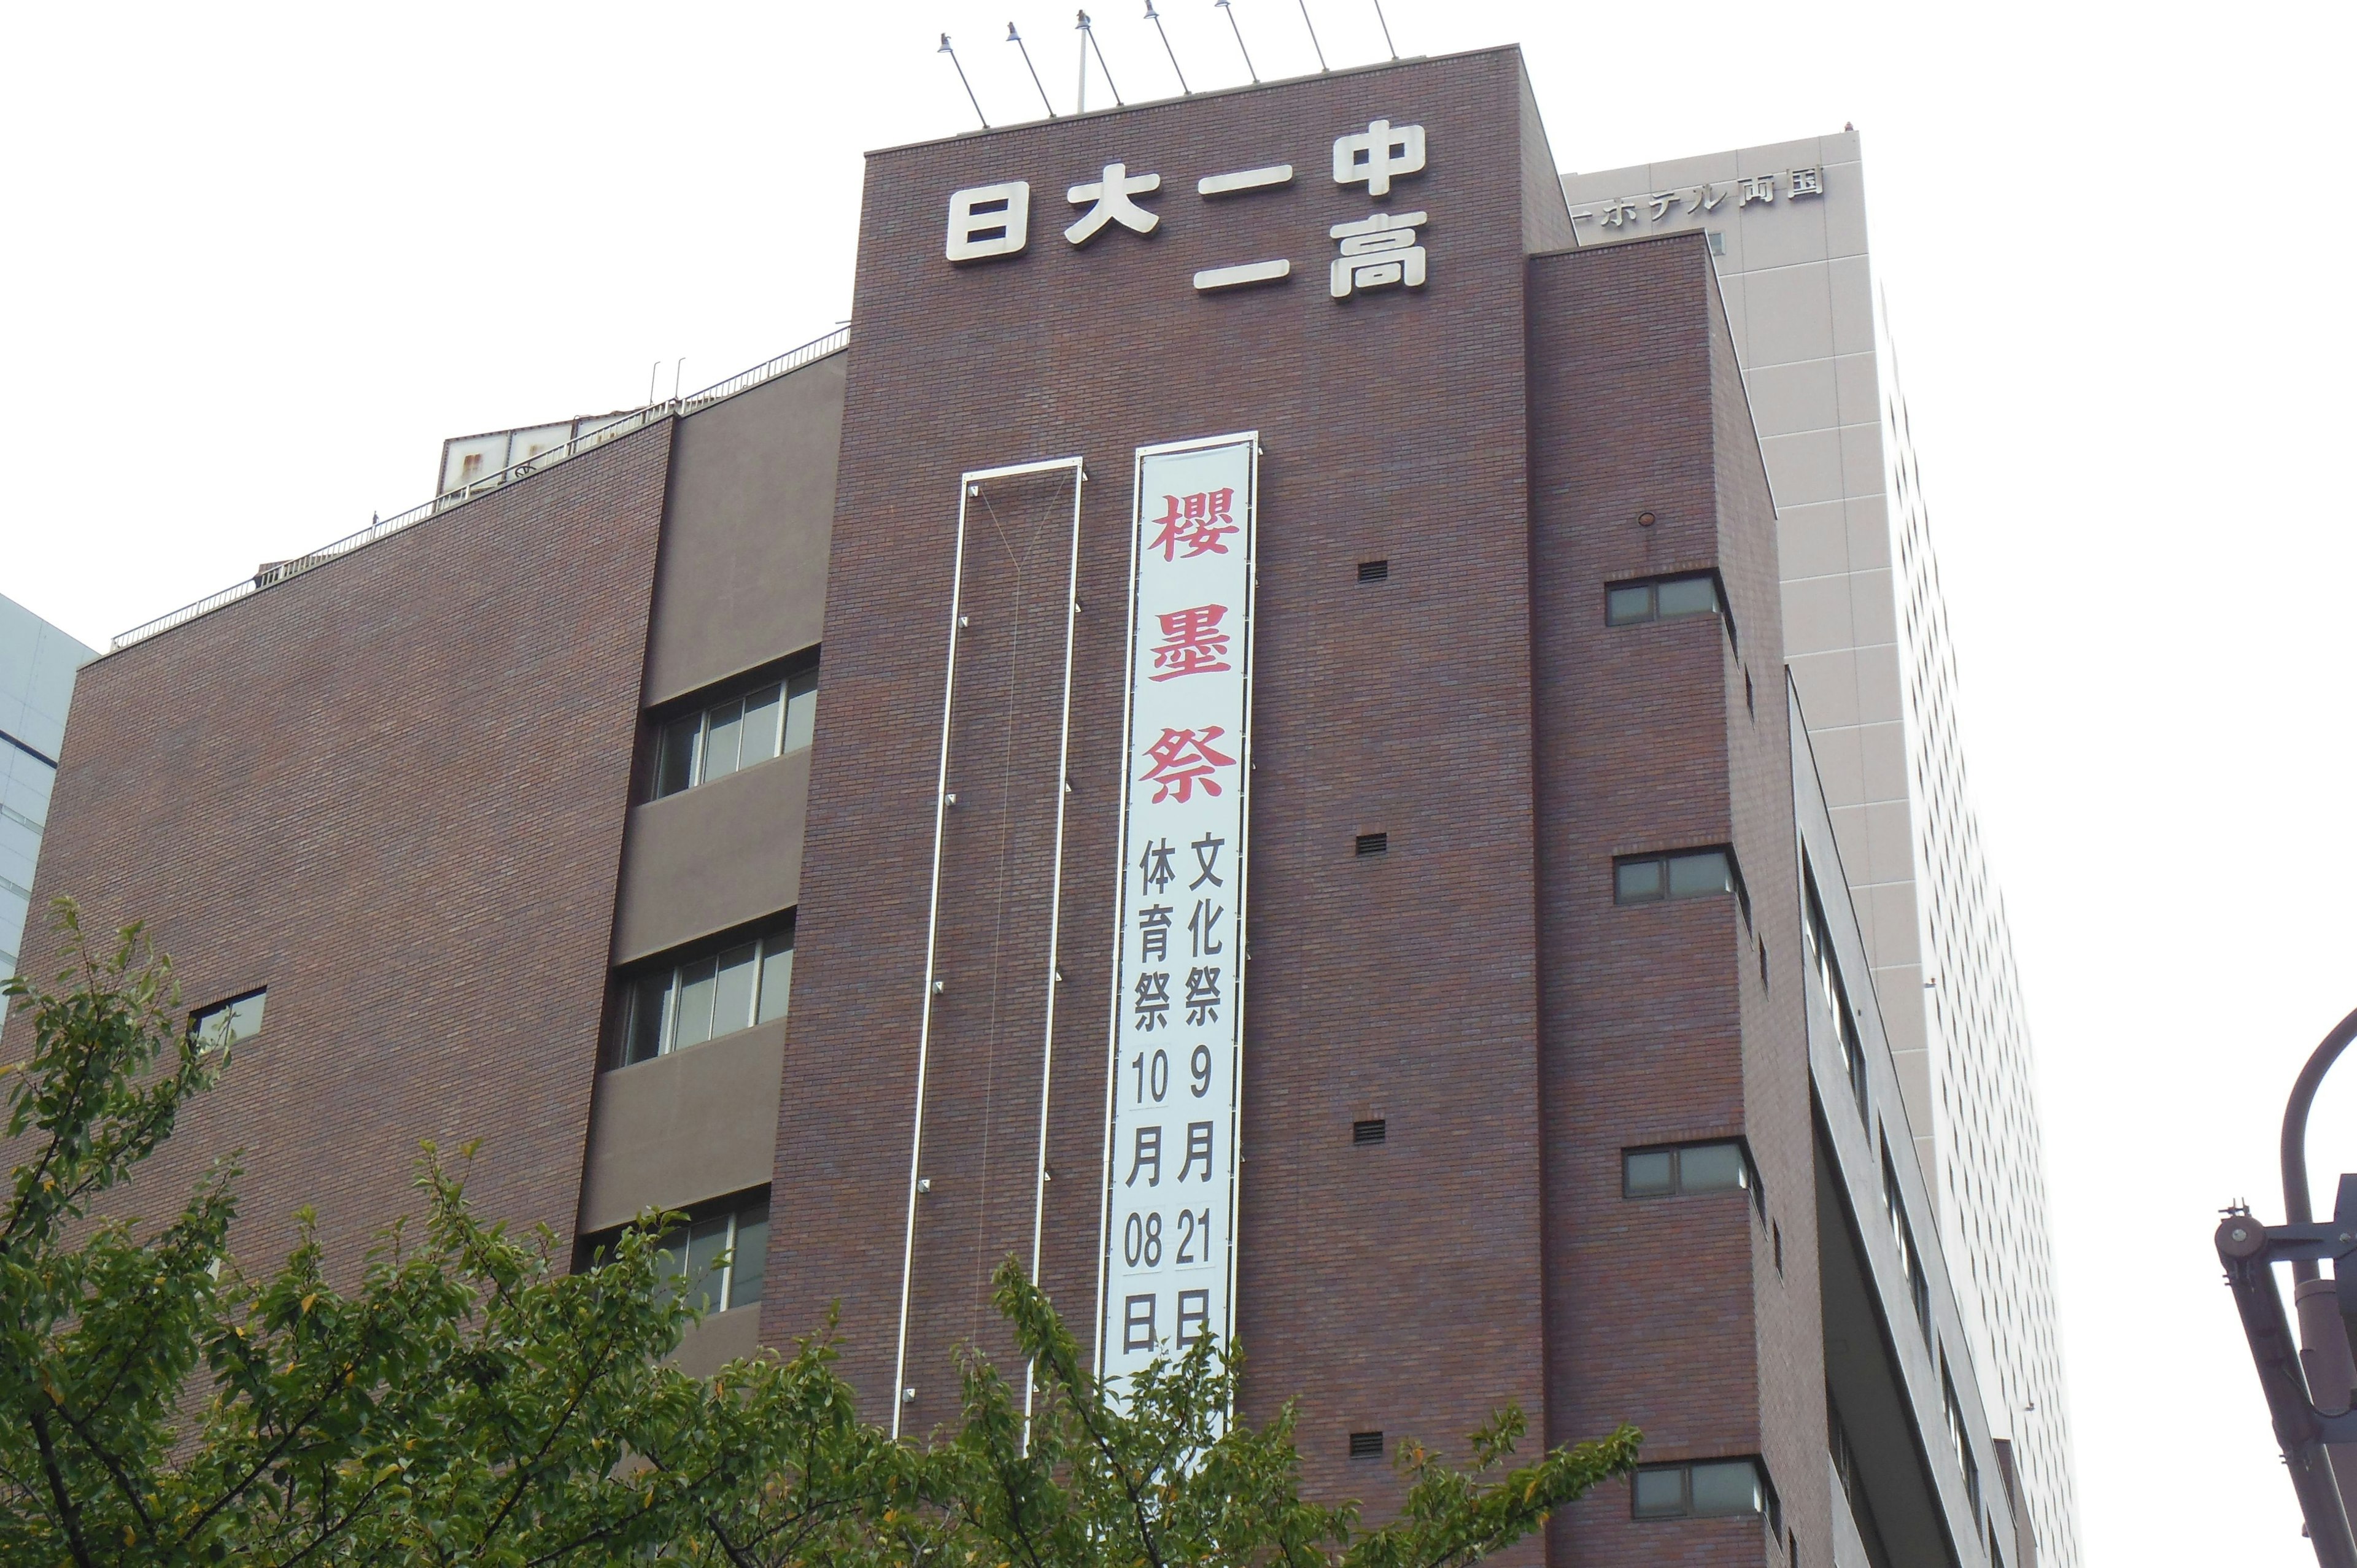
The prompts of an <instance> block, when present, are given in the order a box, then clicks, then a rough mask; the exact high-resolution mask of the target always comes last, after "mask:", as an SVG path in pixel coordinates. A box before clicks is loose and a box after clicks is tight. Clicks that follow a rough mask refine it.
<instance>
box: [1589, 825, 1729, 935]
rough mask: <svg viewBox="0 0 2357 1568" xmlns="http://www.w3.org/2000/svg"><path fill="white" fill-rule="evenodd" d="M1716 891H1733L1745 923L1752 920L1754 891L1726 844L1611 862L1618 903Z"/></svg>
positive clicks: (1637, 856) (1704, 894)
mask: <svg viewBox="0 0 2357 1568" xmlns="http://www.w3.org/2000/svg"><path fill="white" fill-rule="evenodd" d="M1713 893H1732V894H1734V895H1735V896H1736V898H1737V900H1738V902H1739V903H1741V905H1742V906H1743V918H1744V921H1745V923H1746V924H1749V922H1750V919H1751V895H1750V894H1749V893H1747V892H1745V891H1744V887H1743V874H1742V873H1741V872H1739V871H1738V870H1737V869H1736V865H1735V852H1734V851H1733V850H1731V849H1728V848H1727V846H1726V845H1724V844H1720V845H1717V846H1715V847H1713V848H1710V849H1683V850H1678V851H1675V852H1674V853H1672V854H1628V855H1622V856H1620V858H1619V859H1617V860H1615V861H1614V862H1613V863H1612V901H1613V902H1614V903H1615V904H1658V903H1660V902H1661V901H1662V900H1663V899H1664V898H1700V897H1706V896H1707V895H1709V894H1713Z"/></svg>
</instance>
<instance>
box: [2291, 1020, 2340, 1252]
mask: <svg viewBox="0 0 2357 1568" xmlns="http://www.w3.org/2000/svg"><path fill="white" fill-rule="evenodd" d="M2352 1039H2357V1012H2352V1013H2351V1014H2350V1015H2349V1016H2347V1017H2346V1018H2343V1019H2341V1022H2340V1023H2338V1024H2335V1025H2334V1026H2332V1033H2330V1034H2329V1035H2327V1036H2324V1038H2323V1040H2322V1041H2321V1042H2320V1043H2319V1045H2318V1046H2317V1047H2316V1049H2315V1051H2314V1052H2313V1053H2311V1054H2310V1055H2309V1058H2308V1065H2307V1066H2306V1067H2304V1068H2302V1069H2299V1078H2298V1079H2297V1080H2296V1081H2295V1082H2294V1083H2293V1084H2292V1086H2291V1099H2290V1100H2289V1101H2286V1102H2285V1104H2284V1120H2283V1185H2284V1223H2285V1224H2287V1225H2307V1224H2309V1223H2311V1222H2313V1221H2314V1219H2316V1209H2315V1199H2314V1198H2313V1197H2311V1196H2310V1195H2309V1189H2308V1112H2309V1107H2311V1106H2313V1105H2314V1104H2315V1103H2316V1091H2317V1089H2318V1088H2319V1086H2320V1085H2322V1083H2323V1082H2324V1075H2325V1074H2326V1073H2328V1072H2330V1071H2331V1070H2332V1064H2333V1063H2334V1062H2335V1061H2338V1060H2339V1059H2340V1058H2341V1052H2342V1051H2345V1050H2347V1049H2348V1048H2349V1042H2350V1041H2351V1040H2352ZM2291 1277H2292V1278H2293V1279H2294V1280H2296V1281H2307V1280H2312V1279H2315V1278H2317V1277H2318V1274H2317V1268H2316V1263H2315V1261H2314V1260H2313V1259H2306V1258H2303V1259H2301V1260H2300V1261H2299V1262H2295V1263H2294V1264H2292V1266H2291Z"/></svg>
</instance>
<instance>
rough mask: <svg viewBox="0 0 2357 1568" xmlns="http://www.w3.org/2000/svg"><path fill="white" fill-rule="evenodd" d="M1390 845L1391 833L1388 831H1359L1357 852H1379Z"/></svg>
mask: <svg viewBox="0 0 2357 1568" xmlns="http://www.w3.org/2000/svg"><path fill="white" fill-rule="evenodd" d="M1391 847H1392V835H1391V834H1389V833H1361V834H1360V835H1359V853H1360V854H1383V852H1384V851H1385V850H1388V849H1389V848H1391Z"/></svg>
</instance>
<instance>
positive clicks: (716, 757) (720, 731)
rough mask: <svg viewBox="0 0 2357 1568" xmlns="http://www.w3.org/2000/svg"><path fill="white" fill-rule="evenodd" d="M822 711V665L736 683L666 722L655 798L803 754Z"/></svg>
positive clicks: (657, 744)
mask: <svg viewBox="0 0 2357 1568" xmlns="http://www.w3.org/2000/svg"><path fill="white" fill-rule="evenodd" d="M817 711H818V665H817V663H816V662H815V661H813V660H809V659H807V658H805V659H804V660H802V668H801V669H800V670H798V671H794V672H792V673H790V674H786V675H783V676H780V675H776V674H771V675H770V676H768V677H767V678H766V679H763V678H756V679H754V680H752V681H750V682H742V681H740V682H734V683H732V684H731V685H729V686H727V687H726V688H722V689H719V690H716V692H715V693H712V694H710V695H708V696H706V697H705V698H703V699H701V700H698V701H697V703H696V705H695V707H694V709H693V710H692V711H690V712H687V713H683V714H674V715H673V717H671V718H669V719H667V720H665V721H664V722H663V724H662V726H661V727H660V728H659V729H658V730H657V732H656V734H655V737H654V748H655V757H654V761H653V765H652V783H653V795H654V798H656V799H661V798H662V797H663V796H665V795H676V794H678V793H679V792H680V791H681V790H683V789H694V787H695V786H697V785H698V784H709V783H711V782H712V781H713V780H714V779H725V778H726V777H727V776H728V775H729V774H731V773H735V772H737V771H739V770H740V769H743V768H750V767H752V766H754V765H755V764H756V763H761V762H767V761H769V760H770V758H771V757H782V756H784V755H786V754H787V753H789V752H793V751H800V750H802V748H803V747H805V746H809V745H810V742H811V731H812V728H813V725H814V724H815V723H816V719H817Z"/></svg>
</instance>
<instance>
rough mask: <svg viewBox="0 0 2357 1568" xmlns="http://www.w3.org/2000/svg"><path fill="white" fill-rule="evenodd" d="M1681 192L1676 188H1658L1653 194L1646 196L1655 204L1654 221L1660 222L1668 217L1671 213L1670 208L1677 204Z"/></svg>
mask: <svg viewBox="0 0 2357 1568" xmlns="http://www.w3.org/2000/svg"><path fill="white" fill-rule="evenodd" d="M1681 194H1683V193H1682V192H1679V191H1674V190H1657V191H1655V192H1653V194H1652V195H1651V196H1649V197H1647V198H1645V199H1646V200H1648V201H1650V202H1652V204H1653V221H1654V222H1656V223H1659V222H1660V221H1661V220H1663V219H1664V218H1667V217H1668V216H1669V215H1670V209H1671V208H1672V207H1674V206H1675V205H1676V204H1677V199H1678V197H1679V196H1680V195H1681Z"/></svg>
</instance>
